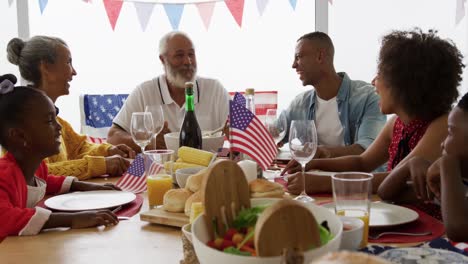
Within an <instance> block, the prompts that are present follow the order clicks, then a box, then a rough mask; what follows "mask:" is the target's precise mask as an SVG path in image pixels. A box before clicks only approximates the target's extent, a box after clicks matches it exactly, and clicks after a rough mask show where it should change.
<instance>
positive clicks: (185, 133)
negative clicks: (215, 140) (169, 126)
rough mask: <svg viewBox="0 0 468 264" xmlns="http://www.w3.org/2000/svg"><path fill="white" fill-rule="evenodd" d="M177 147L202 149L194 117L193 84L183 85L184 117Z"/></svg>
mask: <svg viewBox="0 0 468 264" xmlns="http://www.w3.org/2000/svg"><path fill="white" fill-rule="evenodd" d="M179 146H180V147H182V146H187V147H191V148H196V149H202V133H201V130H200V126H199V125H198V121H197V117H196V115H195V103H194V100H193V83H192V82H186V83H185V117H184V121H183V122H182V126H181V127H180V135H179Z"/></svg>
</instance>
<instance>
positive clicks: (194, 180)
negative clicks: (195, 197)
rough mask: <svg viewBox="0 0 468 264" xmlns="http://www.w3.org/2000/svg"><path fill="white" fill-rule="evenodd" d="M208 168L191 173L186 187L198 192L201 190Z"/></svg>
mask: <svg viewBox="0 0 468 264" xmlns="http://www.w3.org/2000/svg"><path fill="white" fill-rule="evenodd" d="M206 171H207V170H201V171H199V172H197V173H195V174H193V175H190V176H189V177H188V179H187V183H186V184H185V188H186V189H189V190H190V191H192V192H198V190H200V188H201V185H202V181H203V178H204V177H205V175H206Z"/></svg>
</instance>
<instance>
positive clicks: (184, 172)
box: [175, 167, 206, 188]
mask: <svg viewBox="0 0 468 264" xmlns="http://www.w3.org/2000/svg"><path fill="white" fill-rule="evenodd" d="M203 169H206V167H192V168H183V169H178V170H176V172H175V175H176V181H177V185H179V187H180V188H185V184H186V183H187V179H188V177H190V175H193V174H195V173H197V172H199V171H201V170H203Z"/></svg>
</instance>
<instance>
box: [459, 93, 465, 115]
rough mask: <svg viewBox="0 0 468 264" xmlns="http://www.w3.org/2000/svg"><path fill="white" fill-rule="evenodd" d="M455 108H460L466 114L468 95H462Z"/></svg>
mask: <svg viewBox="0 0 468 264" xmlns="http://www.w3.org/2000/svg"><path fill="white" fill-rule="evenodd" d="M457 106H458V107H460V108H461V109H462V110H463V111H466V112H468V93H466V94H465V95H463V97H462V98H461V99H460V101H459V102H458V104H457Z"/></svg>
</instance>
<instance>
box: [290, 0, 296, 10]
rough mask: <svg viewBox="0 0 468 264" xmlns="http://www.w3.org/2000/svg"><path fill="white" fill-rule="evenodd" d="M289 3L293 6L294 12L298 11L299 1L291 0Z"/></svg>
mask: <svg viewBox="0 0 468 264" xmlns="http://www.w3.org/2000/svg"><path fill="white" fill-rule="evenodd" d="M289 3H290V4H291V6H292V8H293V10H296V4H297V0H289Z"/></svg>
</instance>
